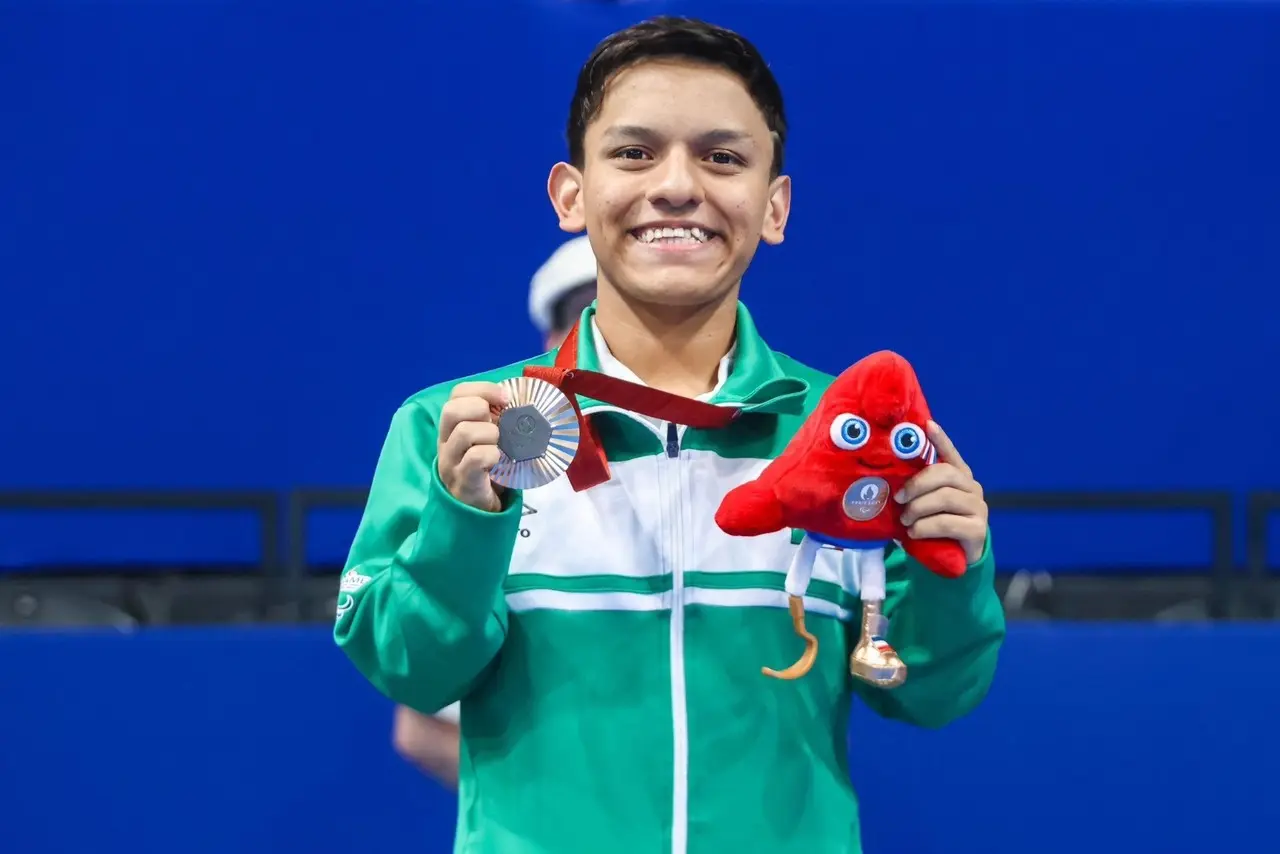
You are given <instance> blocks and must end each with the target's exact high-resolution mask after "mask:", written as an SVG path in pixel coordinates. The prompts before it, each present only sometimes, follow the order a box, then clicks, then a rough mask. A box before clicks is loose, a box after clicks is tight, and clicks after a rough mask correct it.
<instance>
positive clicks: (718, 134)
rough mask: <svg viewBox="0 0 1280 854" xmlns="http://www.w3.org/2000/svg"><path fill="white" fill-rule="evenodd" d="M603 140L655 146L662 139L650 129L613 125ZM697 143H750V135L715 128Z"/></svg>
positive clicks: (701, 135) (739, 131)
mask: <svg viewBox="0 0 1280 854" xmlns="http://www.w3.org/2000/svg"><path fill="white" fill-rule="evenodd" d="M603 138H604V140H605V141H606V142H608V143H611V144H616V143H619V142H623V141H627V140H635V141H637V142H644V143H647V144H649V145H655V144H656V143H658V142H659V141H661V139H662V135H661V134H660V133H658V132H657V131H656V130H653V129H652V128H647V127H642V126H640V125H615V126H613V127H611V128H609V129H608V130H606V131H605V132H604V135H603ZM697 139H698V142H699V143H700V144H702V145H727V144H732V143H743V142H751V135H750V134H748V133H747V132H746V131H741V130H733V129H730V128H716V129H715V130H709V131H706V132H705V133H701V134H698V137H697Z"/></svg>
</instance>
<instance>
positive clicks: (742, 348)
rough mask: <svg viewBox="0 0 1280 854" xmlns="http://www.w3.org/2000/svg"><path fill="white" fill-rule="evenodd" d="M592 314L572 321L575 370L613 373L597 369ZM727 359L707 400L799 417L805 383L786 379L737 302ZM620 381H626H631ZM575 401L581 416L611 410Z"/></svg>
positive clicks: (586, 311)
mask: <svg viewBox="0 0 1280 854" xmlns="http://www.w3.org/2000/svg"><path fill="white" fill-rule="evenodd" d="M595 312H596V304H595V302H592V303H591V305H589V306H587V307H586V308H585V309H583V311H582V315H581V316H580V317H579V318H578V358H577V367H579V368H582V369H583V370H585V371H596V372H602V371H603V372H607V373H614V371H610V370H606V369H607V368H608V367H609V366H607V365H602V364H601V361H600V353H599V350H598V349H597V342H596V340H595V323H594V322H593V321H594V318H595ZM731 355H732V358H731V359H729V361H728V364H727V368H728V376H726V377H725V378H724V382H722V383H721V384H720V386H719V389H718V390H717V391H716V392H715V393H714V394H712V395H711V397H710V398H709V402H710V403H714V404H717V405H719V406H731V407H736V408H739V409H741V410H742V411H744V412H766V413H772V414H778V415H783V414H786V415H799V414H802V413H803V411H804V401H805V396H806V395H807V394H808V392H809V384H808V383H807V382H805V381H804V380H802V379H799V378H797V377H792V376H788V375H787V373H786V372H785V371H784V370H783V368H782V365H781V364H780V363H779V361H778V358H777V356H776V354H775V353H774V352H773V350H771V349H770V348H769V345H768V344H766V343H765V341H764V339H763V338H762V337H761V336H760V332H759V330H758V329H757V328H756V324H755V321H754V320H752V318H751V313H750V312H749V311H748V310H747V307H746V305H744V304H743V303H742V302H739V303H738V311H737V326H736V330H735V335H734V346H733V350H732V351H731ZM726 358H727V359H728V358H729V357H726ZM724 367H726V365H725V363H722V369H723V368H724ZM626 378H627V379H632V377H626ZM579 400H580V403H581V405H582V408H583V411H584V413H586V414H590V412H591V411H592V410H594V411H602V410H612V409H615V407H612V406H609V405H607V404H604V403H601V402H600V401H598V400H592V399H591V398H587V397H582V398H580V399H579Z"/></svg>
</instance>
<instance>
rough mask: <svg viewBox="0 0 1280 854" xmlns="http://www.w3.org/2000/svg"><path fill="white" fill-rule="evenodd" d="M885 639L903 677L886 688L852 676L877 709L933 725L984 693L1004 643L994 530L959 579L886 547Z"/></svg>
mask: <svg viewBox="0 0 1280 854" xmlns="http://www.w3.org/2000/svg"><path fill="white" fill-rule="evenodd" d="M885 577H886V590H885V606H884V607H885V614H886V616H888V618H889V636H888V638H887V640H888V641H889V644H890V645H891V646H892V647H893V648H894V649H895V650H897V652H898V655H900V656H901V657H902V661H903V663H905V664H906V665H907V681H906V682H904V683H903V684H902V685H900V686H898V687H897V688H893V689H883V688H876V687H874V686H871V685H867V684H865V683H863V682H860V681H858V680H854V681H855V684H856V685H857V686H858V687H857V690H858V691H859V693H860V695H861V696H862V699H863V701H864V702H866V704H867V705H868V706H870V707H871V708H872V709H874V710H875V711H876V713H878V714H880V715H882V716H884V717H886V718H892V719H894V720H899V721H904V722H906V723H910V724H915V725H917V726H922V727H928V728H938V727H943V726H946V725H947V724H949V723H951V722H952V721H954V720H956V719H957V718H960V717H963V716H964V715H967V714H968V713H969V712H971V711H973V710H974V709H975V708H977V707H978V704H979V703H981V702H982V700H983V699H984V698H985V697H986V695H987V691H988V690H989V689H990V687H991V682H992V680H993V679H994V678H995V672H996V659H997V657H998V655H999V652H1000V646H1001V644H1002V643H1003V642H1004V636H1005V618H1004V607H1003V605H1002V603H1001V602H1000V597H999V596H998V595H996V590H995V559H994V558H993V557H992V555H991V535H990V533H989V532H988V534H987V544H986V547H985V548H984V550H983V553H982V557H981V558H979V560H978V561H977V563H975V564H973V565H972V566H970V567H969V568H968V569H967V570H966V571H965V574H964V575H962V576H961V577H960V578H952V579H948V578H943V577H941V576H938V575H935V574H934V573H932V572H930V571H929V570H927V569H925V568H924V567H923V566H921V565H920V564H919V563H918V562H917V561H915V560H914V559H912V558H911V557H909V556H908V555H907V553H906V552H905V551H903V550H902V548H900V547H898V546H896V545H895V546H891V547H890V550H889V552H888V553H887V554H886V555H885Z"/></svg>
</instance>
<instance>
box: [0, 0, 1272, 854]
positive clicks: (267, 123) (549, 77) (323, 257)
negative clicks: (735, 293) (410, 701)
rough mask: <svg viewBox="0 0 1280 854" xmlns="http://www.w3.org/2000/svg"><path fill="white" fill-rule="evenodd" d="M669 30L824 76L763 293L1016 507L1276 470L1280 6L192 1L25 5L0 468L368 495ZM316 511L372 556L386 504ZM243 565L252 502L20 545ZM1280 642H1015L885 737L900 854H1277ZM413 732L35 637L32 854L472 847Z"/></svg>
mask: <svg viewBox="0 0 1280 854" xmlns="http://www.w3.org/2000/svg"><path fill="white" fill-rule="evenodd" d="M669 10H675V11H680V12H689V13H693V14H703V15H706V16H707V17H709V18H711V19H713V20H715V21H718V22H721V23H725V24H728V25H730V26H734V27H737V28H740V29H742V30H743V31H744V32H745V33H747V34H748V35H749V36H750V37H751V38H753V39H754V40H755V41H757V43H758V44H759V45H760V46H761V47H762V49H763V50H764V52H765V54H766V55H767V56H768V57H769V59H770V61H771V62H772V65H773V67H774V70H775V72H776V73H777V74H778V76H779V78H780V80H781V83H782V85H783V86H784V89H785V91H786V92H787V95H788V109H789V113H790V117H791V120H792V129H793V142H792V144H791V146H790V148H789V150H788V171H789V172H790V173H791V174H792V176H793V178H794V180H795V186H796V202H795V210H794V215H793V219H792V226H791V229H790V234H789V236H788V240H787V242H786V244H785V245H784V246H782V247H780V248H777V249H765V250H762V251H761V254H760V255H759V256H758V261H757V263H756V265H755V266H754V267H753V268H752V271H751V274H750V276H749V278H748V280H747V282H746V287H745V298H746V300H747V301H748V303H749V304H750V305H751V307H752V308H753V311H754V313H755V315H756V317H757V320H758V321H759V323H760V325H761V326H762V328H763V330H764V332H765V334H766V335H767V336H768V338H769V339H770V340H771V342H772V343H773V344H774V345H775V346H776V347H777V348H779V349H781V350H784V351H787V352H789V353H791V354H792V355H795V356H797V357H799V358H801V359H803V360H805V361H808V362H810V363H812V364H814V365H816V366H818V367H822V368H824V369H827V370H830V371H838V370H839V369H841V368H843V367H844V366H845V365H847V364H848V363H849V362H851V361H852V360H853V359H855V358H857V357H858V356H860V355H862V354H864V353H866V352H868V351H870V350H873V349H877V348H879V347H886V346H887V347H892V348H894V349H897V350H899V351H901V352H903V353H905V354H906V355H907V356H908V357H909V358H911V359H912V361H913V362H915V364H916V365H917V367H918V369H919V371H920V373H921V375H922V378H923V380H924V382H925V384H926V388H927V391H928V393H929V395H930V397H931V400H932V403H933V406H934V408H935V410H936V411H937V413H938V415H939V418H940V420H941V421H942V422H943V424H944V425H945V426H946V427H947V428H948V429H949V431H950V432H951V433H952V434H953V435H954V436H955V438H956V440H957V442H958V443H959V445H960V448H961V450H962V451H963V452H964V453H965V454H966V456H967V457H968V458H969V460H970V461H971V462H972V463H973V465H974V468H975V469H976V471H977V472H978V475H979V477H980V478H981V479H982V480H983V481H984V483H985V485H986V486H987V487H988V488H989V489H993V490H1015V489H1018V490H1020V489H1090V490H1094V489H1173V488H1178V489H1188V488H1206V489H1225V490H1229V491H1231V492H1232V493H1233V494H1234V495H1236V496H1237V497H1242V496H1243V494H1244V492H1245V491H1247V490H1256V489H1266V488H1271V489H1275V488H1277V487H1280V454H1278V453H1277V450H1278V449H1277V443H1276V438H1275V431H1274V428H1273V427H1272V425H1274V424H1275V423H1276V419H1277V415H1280V411H1278V410H1280V395H1277V394H1276V393H1275V383H1274V380H1273V378H1272V372H1273V370H1274V366H1275V365H1276V364H1277V363H1278V362H1280V360H1278V359H1277V356H1280V344H1278V343H1277V335H1276V332H1275V327H1276V317H1277V316H1278V315H1280V311H1278V310H1277V309H1278V308H1280V298H1277V296H1276V283H1277V282H1278V281H1280V157H1277V154H1276V153H1277V152H1278V151H1280V110H1278V109H1277V108H1276V105H1277V104H1278V103H1280V4H1277V3H1268V2H1238V3H1237V2H1184V3H1161V2H1149V3H1148V2H1133V3H1124V2H1115V3H1107V2H1061V3H1033V2H991V3H983V2H975V3H940V2H939V3H928V2H914V3H913V2H876V3H858V4H854V3H847V4H846V3H834V2H832V3H819V2H799V0H792V2H787V3H786V4H785V11H784V7H783V4H782V3H780V2H778V0H773V2H752V3H745V2H744V3H727V2H724V3H711V2H705V3H696V2H685V3H678V4H677V3H664V2H650V3H634V4H623V5H621V6H617V7H612V6H610V5H608V4H592V3H585V4H584V3H567V2H541V3H516V2H513V0H505V2H494V0H487V1H486V0H471V2H468V3H466V4H457V3H444V2H420V3H415V4H400V5H392V4H346V5H344V4H339V3H337V2H335V0H321V2H313V3H308V4H284V3H270V4H268V3H260V4H232V3H229V2H218V0H207V2H200V3H185V2H176V0H175V2H169V3H165V2H151V3H128V2H119V3H65V2H64V3H57V2H49V3H36V2H29V3H18V2H14V3H8V4H5V5H3V6H0V489H6V488H44V487H54V488H60V487H65V488H71V487H109V488H187V487H205V488H214V487H216V488H263V489H269V490H273V491H280V492H283V491H286V490H289V489H292V488H295V487H300V486H328V485H343V486H346V485H357V486H358V485H362V484H365V483H367V481H368V478H369V475H370V473H371V471H372V467H373V464H374V461H375V458H376V454H377V450H378V447H379V445H380V443H381V440H382V436H383V433H384V431H385V429H386V426H387V423H388V421H389V419H390V416H391V413H392V411H393V410H394V408H395V407H396V406H397V405H398V404H399V403H400V402H401V401H402V400H403V399H404V398H405V397H407V396H408V395H409V394H411V393H413V392H414V391H415V390H417V389H419V388H421V387H423V386H425V385H428V384H431V383H435V382H438V381H442V380H446V379H448V378H450V377H452V376H455V375H459V374H463V373H469V372H472V371H475V370H479V369H482V368H486V367H491V366H494V365H498V364H503V363H507V362H510V361H514V360H517V359H520V358H524V357H526V356H528V355H531V354H532V353H533V352H535V351H536V349H537V339H536V336H535V334H534V333H533V331H532V329H531V327H530V325H529V323H528V319H527V317H526V316H525V313H524V305H525V296H524V288H525V286H526V284H527V281H528V278H529V276H530V274H531V273H532V271H533V270H534V269H535V268H536V267H537V265H538V264H539V263H541V261H542V260H543V259H544V258H545V256H546V255H547V254H548V253H549V252H550V251H551V249H552V248H553V247H554V245H556V243H557V242H558V241H559V240H561V239H562V238H563V237H564V235H562V234H561V233H560V232H558V231H557V229H556V227H555V223H554V218H553V217H552V214H551V210H550V207H549V204H548V203H547V201H546V198H545V193H544V189H543V188H544V181H545V176H546V173H547V171H548V169H549V168H550V166H551V164H552V163H553V162H555V160H556V159H557V158H559V157H561V156H562V154H563V151H564V140H563V131H562V126H563V123H564V115H565V111H566V109H567V106H568V100H569V95H570V91H571V87H572V82H573V76H574V73H575V72H576V69H577V66H578V64H579V63H580V62H581V61H582V59H583V58H584V57H585V55H586V53H587V52H588V51H589V50H590V48H591V46H592V45H593V44H594V43H595V42H596V40H598V39H599V38H601V37H602V36H604V35H605V34H607V33H608V32H610V31H612V30H613V29H616V28H617V27H619V26H622V25H625V24H627V23H630V22H632V21H634V20H637V19H638V18H640V17H642V16H644V15H648V14H651V13H653V12H657V11H669ZM833 306H834V307H835V308H836V309H838V310H832V308H833ZM495 330H500V331H505V334H501V335H499V334H495ZM313 521H314V524H313V526H312V528H313V533H314V534H315V536H316V542H315V544H314V550H313V554H312V557H313V558H314V559H317V560H319V559H327V560H333V559H340V558H341V556H342V553H343V552H344V551H345V548H346V545H347V542H348V541H349V537H350V533H351V525H352V523H353V521H354V519H353V517H352V514H350V513H333V514H317V515H316V518H315V519H314V520H313ZM994 524H995V527H996V530H997V538H998V542H999V551H1000V556H1001V563H1002V567H1003V568H1004V569H1013V568H1017V567H1019V566H1033V567H1046V568H1055V567H1064V566H1065V567H1070V566H1080V565H1086V564H1090V563H1098V562H1116V563H1131V564H1141V563H1146V564H1149V565H1155V564H1158V565H1161V566H1164V567H1169V566H1176V565H1186V564H1193V563H1199V562H1204V561H1206V560H1207V559H1208V554H1209V547H1208V540H1209V536H1208V526H1207V524H1205V523H1204V522H1203V521H1202V520H1199V519H1195V518H1194V517H1192V518H1191V519H1188V518H1186V517H1184V516H1182V515H1179V514H1156V515H1155V516H1153V517H1151V518H1144V519H1143V520H1142V521H1140V522H1139V521H1131V520H1130V519H1129V517H1128V516H1123V515H1117V514H1100V515H1097V516H1092V517H1088V518H1085V519H1082V518H1077V517H1074V516H1066V515H1059V516H1054V515H1049V514H1012V513H1011V514H998V517H997V518H996V519H995V520H994ZM1276 527H1277V526H1275V525H1273V531H1274V530H1276ZM1273 542H1280V535H1276V536H1273ZM256 549H257V532H256V529H255V520H254V519H253V518H251V517H249V516H247V515H246V514H237V513H226V514H200V515H195V514H189V513H182V512H173V513H153V514H146V513H127V514H88V513H61V514H34V513H20V512H7V513H5V514H3V515H0V565H7V566H19V567H20V566H22V565H24V564H30V563H35V562H40V561H70V560H98V561H126V560H128V561H134V562H137V561H149V560H154V561H160V560H192V559H199V560H210V559H224V560H232V561H234V560H243V561H249V560H254V559H256V556H257V554H256ZM1275 551H1276V550H1275V549H1273V552H1275ZM1273 560H1277V562H1280V556H1277V555H1276V554H1274V553H1273ZM1277 660H1280V633H1278V632H1277V630H1276V629H1275V628H1274V627H1270V626H1226V625H1218V626H1212V627H1170V626H1116V627H1097V626H1069V627H1064V626H1057V625H1052V626H1050V625H1045V626H1041V625H1025V624H1023V625H1014V626H1012V627H1011V630H1010V638H1009V642H1008V645H1007V648H1006V652H1005V654H1004V658H1003V662H1002V665H1001V670H1000V672H999V675H998V677H997V682H996V686H995V688H994V689H993V692H992V695H991V697H990V698H989V700H988V702H987V703H986V704H985V705H984V706H983V707H982V708H981V709H979V711H978V712H976V713H975V714H974V715H973V716H972V717H971V718H968V719H966V720H964V721H961V722H959V723H957V724H955V725H954V726H952V727H950V728H948V729H946V730H944V731H942V732H937V733H933V732H922V731H917V730H911V729H908V728H906V727H903V726H900V725H896V724H891V723H888V722H885V721H881V720H878V719H876V718H874V717H873V716H871V715H870V714H869V713H867V712H865V711H863V710H858V711H857V712H856V713H855V715H854V718H853V721H852V725H851V733H852V739H853V769H854V770H853V773H854V777H855V780H856V782H857V784H858V786H859V788H860V790H861V792H862V797H863V806H864V821H865V828H866V837H867V850H868V854H878V852H885V854H888V853H889V852H892V854H966V852H975V854H977V852H981V854H1015V852H1016V854H1024V852H1027V851H1036V852H1038V854H1078V852H1081V851H1091V852H1099V854H1105V852H1124V854H1131V852H1135V851H1143V852H1161V854H1179V852H1203V851H1206V850H1212V851H1218V850H1225V851H1230V850H1238V851H1260V850H1267V849H1268V848H1273V847H1274V832H1273V826H1274V822H1273V821H1267V822H1264V821H1263V816H1266V815H1271V814H1273V813H1274V810H1275V795H1274V793H1275V791H1276V783H1275V769H1276V768H1277V767H1280V752H1278V750H1280V747H1278V744H1280V742H1277V740H1276V739H1275V738H1274V737H1272V736H1271V735H1270V733H1271V732H1272V730H1273V729H1274V726H1273V718H1274V712H1273V710H1274V709H1275V708H1277V702H1276V699H1275V696H1274V686H1273V684H1272V683H1273V682H1274V679H1273V678H1268V674H1272V673H1274V670H1275V662H1276V661H1277ZM1268 686H1272V687H1268ZM390 726H391V719H390V707H389V705H388V703H387V702H386V701H385V700H384V699H383V698H382V697H380V696H379V695H377V694H376V693H375V692H374V691H373V689H372V688H371V687H370V686H369V685H368V684H367V683H366V682H365V681H364V680H363V679H361V678H360V677H359V675H358V674H357V673H356V672H355V671H354V669H353V668H352V667H351V666H350V665H349V664H348V663H347V662H346V661H345V659H343V657H342V655H341V653H340V652H339V651H338V650H337V649H336V648H335V647H334V645H333V643H332V640H331V639H330V636H329V632H328V630H327V629H326V628H324V627H319V628H306V629H303V628H296V629H289V628H265V627H264V628H236V629H166V630H158V629H157V630H149V631H146V632H143V633H140V634H136V635H130V636H115V635H105V634H98V633H93V632H48V633H26V634H18V633H14V634H5V635H0V733H3V734H4V735H3V737H2V740H0V743H2V744H3V749H0V803H3V804H4V813H3V814H4V815H5V816H6V817H8V818H9V820H8V821H6V822H4V827H3V831H2V834H3V835H0V839H2V840H3V842H0V850H3V851H5V852H6V854H7V852H9V851H12V852H15V854H52V852H58V854H62V853H63V852H70V851H76V852H82V851H89V850H103V851H130V852H133V854H149V852H157V854H160V852H164V854H168V852H172V851H183V852H185V853H186V854H206V852H207V854H213V852H218V854H224V853H225V852H229V851H236V850H240V851H244V852H247V854H259V852H268V851H297V852H330V851H332V852H352V851H364V850H382V851H414V852H427V854H430V852H443V851H447V850H449V842H450V840H451V837H452V826H453V809H454V803H453V800H452V798H450V797H449V796H447V795H445V794H444V793H443V792H441V791H440V790H438V789H437V788H436V787H435V786H434V785H433V784H431V783H429V782H428V781H426V780H425V779H423V778H422V776H421V775H420V774H418V773H417V772H416V771H414V770H412V769H411V768H410V767H409V766H408V765H407V764H406V763H404V762H403V761H401V760H400V759H399V758H398V757H396V756H395V755H394V754H393V753H392V750H391V733H390ZM531 796H534V797H536V796H537V795H536V789H534V790H533V791H532V792H531Z"/></svg>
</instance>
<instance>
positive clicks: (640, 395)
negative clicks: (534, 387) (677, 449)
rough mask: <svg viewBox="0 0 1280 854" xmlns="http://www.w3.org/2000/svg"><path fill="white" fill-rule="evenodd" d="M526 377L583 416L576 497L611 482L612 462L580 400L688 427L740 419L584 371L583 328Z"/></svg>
mask: <svg viewBox="0 0 1280 854" xmlns="http://www.w3.org/2000/svg"><path fill="white" fill-rule="evenodd" d="M524 375H525V376H527V377H535V378H537V379H540V380H545V381H546V382H549V383H551V384H552V385H553V386H555V387H556V388H558V389H560V391H561V392H563V393H564V395H565V397H567V398H569V403H570V404H571V405H572V406H573V411H574V412H575V413H577V416H578V434H579V438H578V453H577V455H576V456H574V458H573V462H571V463H570V464H569V470H568V471H567V472H566V474H567V475H568V477H569V483H570V484H571V485H572V486H573V489H574V491H575V492H581V491H582V490H584V489H590V488H591V487H593V486H596V485H598V484H601V483H604V482H606V481H607V480H609V459H608V457H606V456H605V452H604V447H603V446H602V445H601V444H600V437H599V436H598V435H597V434H596V430H595V426H594V425H593V424H592V423H591V418H590V417H589V416H584V415H583V414H582V408H581V406H579V405H578V398H577V396H578V395H579V394H581V395H584V396H586V397H590V398H593V399H595V400H599V401H601V402H602V403H608V404H610V405H612V406H616V407H618V408H619V409H625V410H627V411H629V412H636V413H639V414H640V415H648V416H649V417H651V418H659V419H661V420H663V421H671V422H674V423H676V424H683V425H685V426H686V427H698V428H702V429H716V428H719V427H724V426H726V425H728V424H729V422H730V421H732V420H733V419H734V418H737V417H738V411H739V410H738V409H736V408H730V407H726V406H716V405H714V404H711V403H705V402H703V401H701V400H694V399H693V398H690V397H681V396H680V395H678V394H671V393H670V392H665V391H659V390H657V389H655V388H649V387H648V386H644V385H640V384H639V383H633V382H628V381H627V380H621V379H618V378H617V377H611V376H609V375H607V374H602V373H600V372H598V371H584V370H582V369H581V368H579V367H578V326H577V324H574V327H573V329H571V330H569V334H568V335H567V336H566V337H565V339H564V343H563V344H561V345H560V350H559V352H557V353H556V361H555V365H553V366H542V365H530V366H528V367H526V368H525V369H524Z"/></svg>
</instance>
